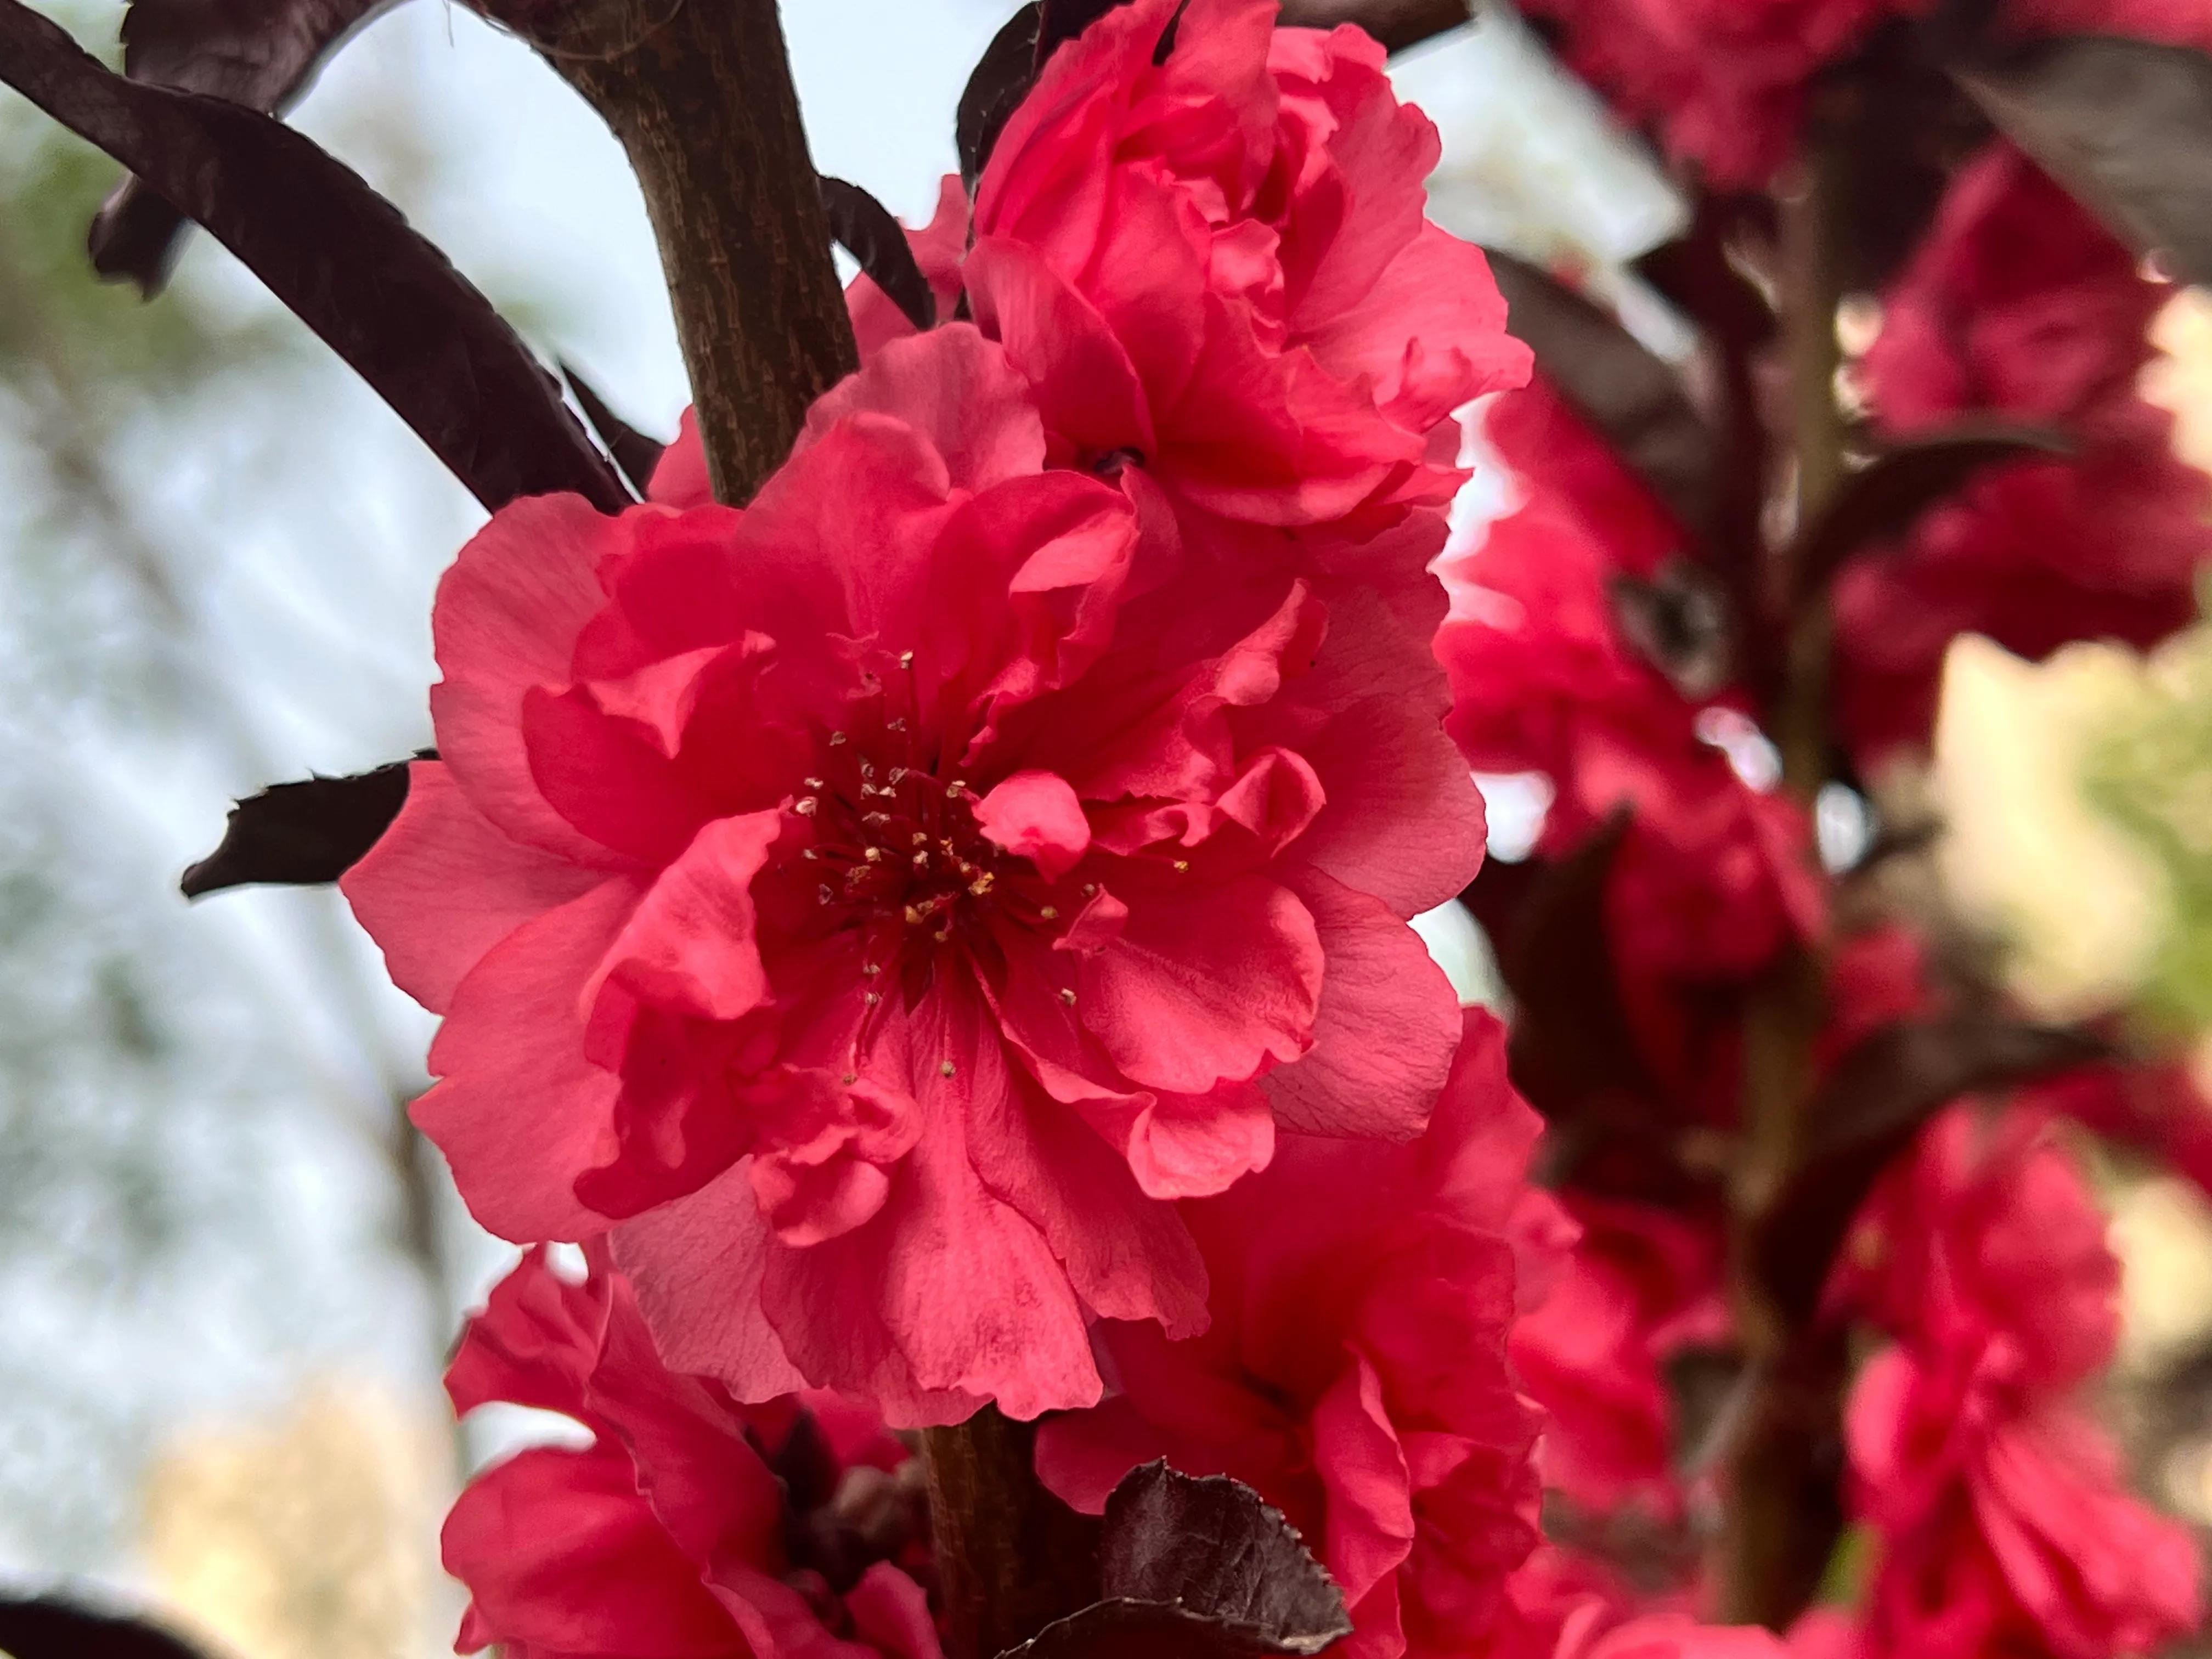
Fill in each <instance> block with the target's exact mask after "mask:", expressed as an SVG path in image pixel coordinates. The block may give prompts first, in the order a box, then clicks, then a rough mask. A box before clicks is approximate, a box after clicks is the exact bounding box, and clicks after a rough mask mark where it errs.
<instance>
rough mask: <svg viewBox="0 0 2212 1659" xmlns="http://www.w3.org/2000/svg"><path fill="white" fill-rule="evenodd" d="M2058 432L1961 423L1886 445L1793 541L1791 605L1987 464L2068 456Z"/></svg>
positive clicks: (1815, 591) (1818, 589)
mask: <svg viewBox="0 0 2212 1659" xmlns="http://www.w3.org/2000/svg"><path fill="white" fill-rule="evenodd" d="M2073 449H2074V446H2073V443H2072V442H2071V441H2069V439H2068V438H2067V436H2066V435H2065V434H2063V433H2062V432H2054V431H2052V430H2051V429H2050V428H2046V427H2033V426H2017V425H2011V424H2008V423H2006V422H2000V421H1994V420H1978V421H1965V422H1959V423H1958V424H1956V425H1954V426H1950V427H1947V428H1944V429H1943V430H1942V431H1940V432H1929V433H1923V434H1922V435H1919V436H1917V437H1912V438H1906V439H1904V440H1902V441H1899V442H1898V443H1895V444H1893V445H1892V446H1890V447H1889V448H1887V449H1886V450H1884V451H1883V452H1882V453H1881V454H1879V455H1877V456H1875V459H1873V460H1872V461H1870V462H1869V463H1868V464H1867V465H1865V466H1863V467H1862V468H1861V469H1860V470H1859V471H1857V472H1854V473H1852V474H1850V477H1846V478H1845V479H1844V481H1843V483H1841V484H1839V485H1838V487H1837V489H1836V491H1835V494H1834V495H1832V496H1831V497H1830V499H1829V501H1828V503H1827V505H1826V507H1823V508H1822V509H1821V511H1820V514H1819V515H1818V516H1817V517H1816V518H1814V520H1813V521H1812V523H1810V524H1808V526H1805V529H1804V531H1803V532H1802V533H1801V534H1800V535H1799V537H1798V538H1797V546H1796V550H1795V551H1794V552H1793V553H1792V555H1791V556H1790V576H1791V586H1792V587H1793V589H1794V590H1795V595H1796V599H1797V601H1798V603H1800V604H1802V603H1803V602H1804V601H1805V600H1807V599H1810V598H1812V597H1814V595H1816V594H1818V593H1820V592H1821V591H1823V590H1824V589H1825V588H1826V586H1827V585H1828V584H1829V583H1830V582H1831V581H1832V580H1834V579H1835V575H1836V573H1837V572H1838V570H1840V569H1842V568H1843V567H1844V564H1845V563H1846V562H1849V560H1850V556H1851V555H1852V554H1854V553H1856V552H1857V551H1858V550H1860V549H1861V548H1863V547H1864V546H1865V545H1866V544H1868V543H1869V542H1880V541H1886V540H1887V539H1889V538H1892V537H1894V536H1897V535H1899V534H1901V533H1903V532H1905V531H1907V530H1909V529H1911V527H1912V525H1913V523H1914V521H1915V520H1917V519H1918V518H1919V517H1920V515H1921V514H1922V513H1925V512H1927V511H1928V510H1929V508H1931V507H1940V506H1942V503H1943V502H1944V501H1946V500H1948V498H1949V497H1950V496H1951V495H1954V494H1955V493H1956V492H1957V491H1958V490H1960V489H1963V488H1964V487H1965V486H1966V483H1967V482H1968V481H1969V480H1971V479H1972V477H1974V476H1975V474H1977V473H1978V472H1980V471H1983V470H1984V468H1986V467H1991V466H1999V465H2003V464H2004V463H2006V462H2008V461H2022V460H2048V459H2051V457H2052V456H2054V455H2068V454H2071V453H2073Z"/></svg>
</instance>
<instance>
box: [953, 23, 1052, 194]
mask: <svg viewBox="0 0 2212 1659" xmlns="http://www.w3.org/2000/svg"><path fill="white" fill-rule="evenodd" d="M1041 11H1042V8H1041V7H1040V6H1039V5H1038V3H1037V0H1030V3H1029V4H1028V5H1026V6H1024V7H1023V8H1022V9H1020V10H1019V11H1018V12H1016V13H1015V14H1014V15H1012V17H1010V18H1008V19H1007V20H1006V27H1003V28H1001V29H1000V31H999V32H998V33H997V34H995V35H994V36H993V37H992V38H991V44H990V45H989V46H986V47H984V48H983V55H982V57H981V58H979V59H977V60H976V64H975V70H974V71H973V72H972V73H971V74H970V75H969V77H968V85H967V87H966V88H965V89H964V90H963V92H962V93H961V94H960V108H959V112H958V114H957V117H956V118H955V119H954V122H953V128H952V136H953V142H954V143H955V144H956V146H957V148H958V149H959V152H960V177H961V179H963V181H964V182H965V183H966V185H967V186H968V193H969V195H971V196H972V195H974V194H975V183H976V180H978V179H981V177H982V176H983V169H984V167H986V166H987V164H988V163H989V161H990V160H991V150H992V148H993V147H994V145H996V144H997V143H998V142H999V134H1000V131H1003V130H1004V129H1005V127H1006V118H1007V117H1009V116H1010V115H1012V113H1013V112H1015V110H1017V109H1018V108H1019V107H1020V106H1021V101H1022V100H1023V99H1024V98H1026V97H1027V96H1029V90H1030V88H1031V87H1032V86H1034V85H1035V84H1036V66H1037V30H1038V27H1039V21H1040V13H1041Z"/></svg>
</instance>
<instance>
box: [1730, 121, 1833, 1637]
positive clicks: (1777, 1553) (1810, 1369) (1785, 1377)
mask: <svg viewBox="0 0 2212 1659" xmlns="http://www.w3.org/2000/svg"><path fill="white" fill-rule="evenodd" d="M1834 114H1835V112H1834V111H1833V110H1832V109H1823V110H1820V111H1816V112H1815V115H1814V119H1813V121H1812V123H1811V124H1810V125H1809V127H1808V139H1807V144H1806V160H1805V162H1804V165H1803V169H1802V175H1801V179H1800V181H1799V185H1798V188H1797V189H1796V191H1793V192H1792V193H1791V194H1790V196H1789V197H1786V198H1785V199H1784V203H1783V277H1784V294H1783V299H1784V317H1783V326H1784V341H1785V343H1786V346H1787V349H1788V353H1789V363H1790V392H1791V427H1792V431H1791V438H1792V441H1793V447H1794V450H1795V459H1796V509H1797V510H1796V518H1797V521H1798V522H1799V523H1800V524H1802V523H1804V522H1806V521H1807V520H1809V519H1810V518H1811V517H1812V515H1813V514H1814V513H1817V512H1818V511H1819V510H1820V507H1822V506H1823V505H1824V504H1825V502H1826V500H1827V498H1828V496H1829V495H1831V494H1832V492H1833V490H1834V489H1835V488H1836V487H1837V485H1838V483H1840V482H1841V480H1842V477H1843V471H1844V418H1843V412H1842V410H1841V408H1840V406H1839V405H1838V401H1837V398H1836V374H1837V369H1838V366H1839V364H1840V362H1841V360H1842V358H1841V351H1840V349H1839V348H1838V343H1837V340H1836V312H1837V308H1838V305H1839V304H1840V303H1841V301H1842V299H1843V294H1842V289H1841V279H1840V275H1839V273H1840V270H1841V264H1840V262H1839V260H1838V258H1837V253H1838V247H1837V238H1838V235H1839V234H1840V225H1839V216H1838V204H1839V203H1840V201H1841V200H1842V198H1843V192H1844V185H1845V179H1844V168H1845V167H1846V166H1847V164H1848V160H1849V158H1848V156H1847V155H1846V154H1845V151H1844V146H1843V145H1842V144H1841V143H1839V142H1838V139H1837V138H1836V137H1835V136H1834V135H1835V132H1836V131H1837V124H1836V123H1835V120H1834ZM1781 564H1782V561H1781V559H1780V558H1777V559H1776V560H1775V561H1774V566H1775V568H1772V569H1771V572H1770V581H1769V584H1768V592H1769V593H1770V594H1771V595H1776V596H1779V595H1786V594H1788V593H1790V592H1792V591H1793V584H1792V582H1791V581H1790V576H1791V574H1792V573H1791V572H1790V571H1789V570H1788V569H1786V568H1780V567H1781ZM1780 614H1781V615H1782V617H1783V618H1784V623H1783V625H1784V626H1785V627H1786V628H1787V629H1788V630H1789V631H1788V635H1787V639H1788V645H1787V651H1786V654H1785V660H1784V676H1783V684H1782V685H1781V687H1780V690H1779V694H1778V697H1777V700H1776V705H1775V712H1774V730H1775V736H1776V739H1777V742H1778V744H1779V746H1780V748H1781V750H1782V757H1783V783H1784V787H1785V788H1787V789H1788V790H1789V791H1790V793H1792V794H1794V795H1796V797H1797V798H1798V799H1799V800H1800V801H1801V802H1802V803H1803V804H1804V805H1807V806H1808V807H1810V806H1811V805H1812V803H1813V800H1814V797H1815V796H1816V795H1817V794H1818V793H1819V791H1820V786H1821V785H1822V784H1823V783H1824V782H1825V781H1826V778H1827V774H1828V765H1827V761H1828V732H1829V720H1828V707H1827V701H1828V694H1829V673H1828V658H1829V651H1830V636H1831V629H1830V623H1829V619H1828V616H1827V612H1826V605H1825V601H1821V602H1818V603H1816V604H1814V605H1811V606H1808V607H1807V608H1805V609H1803V610H1802V611H1798V612H1797V613H1796V614H1794V615H1793V614H1790V612H1788V611H1781V612H1780ZM1825 1010H1826V970H1825V967H1824V964H1823V963H1822V962H1821V960H1820V954H1819V952H1818V951H1816V950H1815V949H1813V948H1808V947H1802V946H1797V945H1791V946H1790V947H1789V948H1788V949H1786V950H1785V951H1784V953H1783V955H1782V956H1781V957H1780V958H1779V959H1778V961H1777V962H1776V963H1774V964H1773V966H1772V967H1771V968H1770V969H1768V970H1767V972H1766V973H1765V975H1764V976H1763V977H1762V978H1761V980H1760V981H1759V983H1758V984H1757V985H1756V986H1755V987H1753V992H1752V994H1751V997H1750V999H1749V1000H1748V1002H1747V1006H1746V1008H1745V1012H1744V1043H1743V1082H1742V1090H1743V1096H1742V1098H1743V1120H1744V1127H1745V1136H1744V1151H1743V1157H1742V1159H1741V1164H1740V1165H1739V1167H1738V1169H1737V1170H1736V1177H1735V1183H1734V1187H1733V1190H1732V1192H1731V1194H1730V1199H1731V1211H1732V1218H1733V1238H1732V1244H1733V1251H1732V1254H1733V1256H1734V1277H1735V1285H1734V1290H1735V1311H1736V1324H1737V1330H1738V1333H1739V1337H1740V1340H1741V1344H1742V1347H1743V1351H1744V1355H1745V1359H1746V1363H1747V1385H1746V1386H1747V1390H1748V1397H1747V1401H1746V1402H1745V1408H1744V1411H1743V1413H1742V1416H1741V1419H1740V1420H1741V1429H1740V1431H1739V1432H1738V1434H1737V1436H1736V1439H1735V1446H1734V1449H1733V1451H1732V1455H1731V1456H1730V1458H1729V1470H1728V1477H1729V1478H1728V1489H1727V1506H1726V1510H1725V1512H1724V1517H1723V1523H1722V1531H1721V1535H1720V1537H1719V1539H1718V1541H1717V1547H1716V1553H1717V1561H1716V1571H1715V1575H1714V1577H1715V1579H1716V1582H1717V1584H1718V1587H1719V1592H1720V1601H1721V1613H1722V1616H1723V1618H1725V1619H1726V1620H1728V1621H1729V1622H1730V1623H1737V1624H1764V1625H1766V1626H1770V1627H1771V1628H1774V1629H1777V1630H1779V1629H1782V1628H1784V1627H1785V1626H1788V1625H1789V1624H1790V1621H1791V1620H1794V1619H1795V1618H1796V1615H1797V1614H1798V1613H1801V1612H1802V1611H1803V1610H1804V1608H1805V1607H1806V1606H1807V1605H1808V1604H1809V1602H1810V1601H1811V1600H1812V1597H1813V1595H1814V1593H1815V1592H1816V1591H1817V1589H1818V1588H1819V1585H1820V1578H1821V1577H1822V1574H1823V1572H1824V1571H1825V1569H1826V1565H1827V1561H1828V1558H1829V1555H1830V1553H1832V1550H1833V1548H1834V1547H1835V1542H1836V1539H1837V1537H1838V1534H1839V1533H1840V1531H1841V1529H1842V1524H1843V1515H1842V1507H1841V1499H1840V1483H1841V1477H1842V1469H1841V1465H1840V1433H1839V1423H1840V1417H1839V1413H1840V1400H1841V1390H1842V1383H1843V1376H1844V1356H1843V1353H1842V1352H1841V1349H1840V1347H1839V1346H1838V1344H1837V1343H1836V1342H1835V1341H1834V1340H1832V1337H1831V1336H1830V1335H1828V1334H1826V1333H1824V1332H1822V1331H1821V1330H1820V1328H1817V1326H1814V1327H1808V1328H1803V1329H1799V1328H1793V1327H1791V1326H1790V1324H1789V1323H1788V1322H1786V1321H1784V1319H1782V1318H1781V1317H1780V1316H1778V1313H1777V1311H1776V1310H1774V1309H1773V1307H1772V1306H1771V1304H1770V1303H1769V1301H1768V1299H1767V1297H1766V1296H1765V1293H1764V1291H1763V1290H1762V1288H1761V1286H1760V1285H1759V1281H1758V1279H1757V1277H1756V1275H1755V1273H1754V1272H1753V1261H1752V1253H1751V1250H1750V1248H1749V1247H1750V1243H1751V1240H1752V1238H1753V1237H1754V1235H1755V1231H1756V1229H1757V1227H1758V1225H1759V1221H1760V1219H1761V1218H1762V1217H1763V1216H1764V1214H1765V1211H1766V1208H1767V1206H1768V1205H1769V1204H1770V1203H1771V1201H1772V1200H1773V1197H1774V1194H1776V1193H1777V1192H1778V1190H1779V1188H1780V1187H1781V1185H1782V1182H1784V1179H1785V1178H1786V1177H1787V1176H1788V1175H1789V1174H1790V1170H1791V1169H1792V1167H1793V1166H1794V1164H1795V1163H1796V1159H1797V1157H1798V1154H1799V1150H1800V1146H1801V1145H1802V1140H1803V1137H1804V1133H1805V1127H1806V1126H1805V1116H1806V1108H1807V1104H1808V1101H1809V1099H1810V1097H1811V1095H1812V1089H1813V1084H1814V1045H1815V1043H1816V1042H1817V1041H1818V1038H1819V1036H1820V1030H1821V1027H1822V1025H1823V1023H1824V1018H1825Z"/></svg>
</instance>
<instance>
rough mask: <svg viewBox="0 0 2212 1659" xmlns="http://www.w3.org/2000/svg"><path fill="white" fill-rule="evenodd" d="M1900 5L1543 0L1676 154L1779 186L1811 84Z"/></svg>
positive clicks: (1576, 47)
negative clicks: (1779, 175) (1776, 177)
mask: <svg viewBox="0 0 2212 1659" xmlns="http://www.w3.org/2000/svg"><path fill="white" fill-rule="evenodd" d="M1532 9H1533V10H1534V12H1535V13H1536V14H1537V15H1539V16H1542V17H1547V18H1550V19H1553V20H1554V21H1556V22H1557V23H1558V24H1559V27H1560V28H1561V29H1562V30H1563V31H1564V32H1565V52H1566V58H1567V61H1568V62H1569V63H1570V64H1572V65H1573V66H1574V68H1575V69H1576V70H1578V71H1579V72H1580V73H1582V74H1583V76H1586V77H1588V78H1589V81H1590V82H1592V83H1593V84H1594V85H1595V86H1596V87H1597V88H1599V89H1600V90H1601V91H1602V92H1603V93H1604V94H1606V96H1607V98H1608V99H1610V100H1612V101H1613V105H1614V106H1616V107H1617V108H1618V109H1619V110H1620V112H1621V114H1622V115H1623V116H1625V117H1626V118H1627V119H1629V120H1630V121H1632V122H1634V123H1636V124H1638V125H1645V124H1649V125H1651V126H1653V127H1655V128H1656V129H1657V131H1658V133H1659V136H1660V137H1661V138H1662V141H1663V143H1664V145H1665V148H1666V149H1667V151H1668V154H1669V155H1673V156H1674V157H1676V158H1678V159H1680V160H1681V161H1687V162H1690V163H1693V164H1694V165H1695V166H1696V167H1698V168H1699V170H1700V171H1702V173H1704V174H1705V178H1706V179H1707V180H1708V181H1709V182H1710V183H1711V184H1713V185H1719V186H1723V187H1739V188H1740V187H1755V186H1758V185H1764V184H1765V183H1767V182H1768V181H1769V180H1770V179H1771V178H1772V177H1773V176H1774V174H1775V173H1776V172H1777V171H1778V169H1779V168H1780V167H1781V165H1782V164H1783V163H1784V161H1787V160H1788V159H1789V158H1790V155H1792V154H1794V153H1795V151H1796V145H1797V132H1798V128H1799V125H1801V123H1802V120H1803V118H1804V112H1805V96H1806V83H1807V82H1808V81H1809V80H1810V79H1811V78H1812V76H1814V73H1815V72H1816V71H1818V70H1820V69H1822V68H1823V67H1825V66H1826V64H1829V63H1831V62H1832V61H1833V60H1835V59H1836V58H1840V57H1842V56H1844V54H1845V53H1847V52H1850V51H1853V50H1855V49H1856V48H1857V46H1859V45H1860V44H1861V43H1862V42H1863V40H1865V39H1866V38H1867V36H1869V34H1871V33H1873V31H1874V29H1875V27H1876V26H1877V25H1878V24H1880V23H1881V21H1882V20H1883V19H1884V18H1885V17H1886V16H1887V15H1891V14H1892V13H1893V12H1896V11H1899V10H1903V9H1910V8H1907V7H1904V6H1900V5H1899V3H1898V0H1534V5H1533V7H1532Z"/></svg>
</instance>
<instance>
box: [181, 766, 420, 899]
mask: <svg viewBox="0 0 2212 1659" xmlns="http://www.w3.org/2000/svg"><path fill="white" fill-rule="evenodd" d="M426 758H427V756H426ZM406 804H407V763H406V762H405V761H395V762H393V763H392V764H391V765H389V766H380V767H378V768H377V769H375V770H374V772H362V773H360V774H358V775H356V776H353V777H349V778H309V779H308V780H307V781H305V782H304V783H276V784H271V785H270V787H268V788H266V789H264V790H263V791H262V792H261V793H259V794H258V795H252V796H249V797H247V798H246V799H244V800H242V801H240V802H239V803H238V805H235V806H234V807H232V808H231V809H230V817H229V818H228V820H227V821H226V823H224V825H223V832H222V845H221V846H219V847H217V848H216V849H215V851H214V852H212V853H210V854H208V855H207V856H206V857H205V858H204V859H202V860H200V861H199V862H198V863H197V864H195V865H194V866H192V867H191V869H189V870H187V871H185V874H184V879H183V880H181V881H180V882H179V883H178V886H179V888H180V889H182V890H183V892H184V895H185V897H186V898H197V897H199V896H201V895H202V894H204V893H215V892H220V891H221V890H222V889H224V888H226V887H245V886H248V885H251V884H256V883H269V884H276V885H279V886H285V887H318V886H320V885H322V884H325V883H326V882H333V881H336V880H337V878H339V877H340V876H342V875H343V874H345V872H347V871H349V870H350V869H351V868H353V866H355V865H356V864H357V863H359V862H360V861H361V859H362V854H366V853H367V852H368V849H369V848H372V847H374V846H375V845H376V842H377V838H378V837H379V836H381V835H383V833H384V832H385V831H386V829H390V828H391V827H392V819H394V818H396V817H398V816H399V809H400V808H401V807H402V806H404V805H406Z"/></svg>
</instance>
